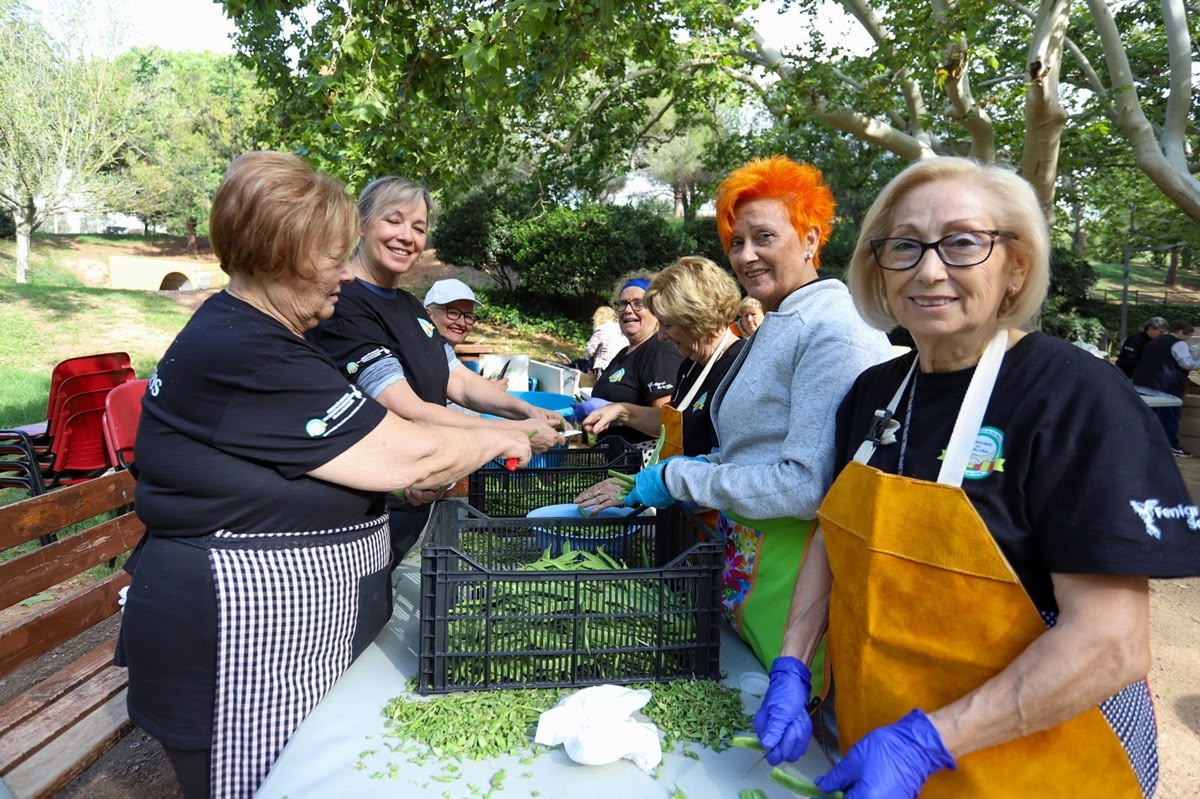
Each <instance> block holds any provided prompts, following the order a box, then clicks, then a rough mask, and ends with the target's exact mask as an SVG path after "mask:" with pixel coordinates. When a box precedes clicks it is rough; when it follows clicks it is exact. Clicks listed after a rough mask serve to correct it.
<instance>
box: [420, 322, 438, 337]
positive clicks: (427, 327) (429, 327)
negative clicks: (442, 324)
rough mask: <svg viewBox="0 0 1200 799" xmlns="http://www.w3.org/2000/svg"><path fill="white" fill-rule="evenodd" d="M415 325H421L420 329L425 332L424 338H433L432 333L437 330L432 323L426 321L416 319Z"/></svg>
mask: <svg viewBox="0 0 1200 799" xmlns="http://www.w3.org/2000/svg"><path fill="white" fill-rule="evenodd" d="M417 323H418V324H420V325H421V329H422V330H424V331H425V335H426V336H428V337H429V338H433V333H434V331H436V330H437V328H436V327H434V326H433V322H430V321H429V320H428V319H418V320H417Z"/></svg>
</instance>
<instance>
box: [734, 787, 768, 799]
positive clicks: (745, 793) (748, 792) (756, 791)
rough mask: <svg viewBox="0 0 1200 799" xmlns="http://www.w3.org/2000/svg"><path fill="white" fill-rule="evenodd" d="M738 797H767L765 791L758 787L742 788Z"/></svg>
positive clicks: (745, 798) (754, 798)
mask: <svg viewBox="0 0 1200 799" xmlns="http://www.w3.org/2000/svg"><path fill="white" fill-rule="evenodd" d="M738 799H767V793H766V791H763V790H762V789H760V788H743V789H742V790H741V793H739V794H738Z"/></svg>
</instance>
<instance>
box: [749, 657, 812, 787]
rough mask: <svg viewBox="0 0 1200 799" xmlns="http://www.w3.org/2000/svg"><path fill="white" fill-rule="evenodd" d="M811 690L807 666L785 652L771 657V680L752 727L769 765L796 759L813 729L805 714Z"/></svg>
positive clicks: (801, 753) (808, 717) (805, 746)
mask: <svg viewBox="0 0 1200 799" xmlns="http://www.w3.org/2000/svg"><path fill="white" fill-rule="evenodd" d="M811 693H812V672H810V671H809V670H808V666H805V665H804V663H803V662H801V661H799V660H797V659H796V658H794V657H790V656H788V655H784V656H782V657H777V658H775V662H774V663H772V664H771V684H770V686H768V688H767V694H766V696H764V697H763V701H762V706H761V707H760V708H759V709H758V712H757V713H755V714H754V731H755V732H756V733H758V741H759V743H761V744H762V746H763V749H765V750H766V751H767V762H768V763H770V764H771V765H772V766H778V765H779V764H780V763H782V762H783V761H785V760H787V761H795V760H799V759H800V756H801V755H803V754H804V752H805V751H806V750H807V749H808V742H809V741H810V740H811V739H812V731H813V726H812V718H811V717H810V716H809V715H808V697H809V694H811Z"/></svg>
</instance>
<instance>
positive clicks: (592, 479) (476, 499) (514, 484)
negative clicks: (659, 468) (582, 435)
mask: <svg viewBox="0 0 1200 799" xmlns="http://www.w3.org/2000/svg"><path fill="white" fill-rule="evenodd" d="M640 468H642V449H641V448H640V447H638V446H635V445H633V444H630V443H629V442H628V441H626V440H625V439H623V438H621V437H619V436H606V437H604V438H602V439H600V440H599V441H597V442H596V446H594V447H575V448H567V447H562V448H559V449H552V450H550V451H548V452H545V453H543V454H540V455H534V456H533V458H532V459H530V461H529V466H527V467H525V468H521V469H517V470H516V471H512V472H510V471H508V470H507V469H505V468H504V466H503V465H501V464H488V465H487V466H484V467H483V468H482V469H479V470H477V471H476V472H474V473H472V474H471V476H470V477H468V478H467V502H469V503H470V504H471V507H473V508H475V509H476V510H480V511H482V512H483V513H485V514H487V515H488V516H491V517H493V518H497V517H508V516H524V515H525V514H527V513H529V511H531V510H533V509H534V508H541V507H545V506H546V505H561V504H563V503H567V502H571V501H573V500H574V499H575V497H577V496H579V493H580V492H581V491H583V490H584V489H585V488H588V487H589V486H592V485H595V484H596V483H598V482H600V481H601V480H603V479H605V478H606V477H608V471H609V469H612V470H614V471H618V472H624V473H625V474H634V473H635V472H637V471H638V470H639V469H640Z"/></svg>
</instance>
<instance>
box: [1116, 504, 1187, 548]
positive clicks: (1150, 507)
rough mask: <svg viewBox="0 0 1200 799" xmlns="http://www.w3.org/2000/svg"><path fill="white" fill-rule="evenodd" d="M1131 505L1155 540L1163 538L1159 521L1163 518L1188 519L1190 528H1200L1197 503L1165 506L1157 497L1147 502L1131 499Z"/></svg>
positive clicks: (1149, 534)
mask: <svg viewBox="0 0 1200 799" xmlns="http://www.w3.org/2000/svg"><path fill="white" fill-rule="evenodd" d="M1129 506H1130V507H1131V508H1133V512H1134V513H1136V514H1137V516H1138V518H1139V519H1141V520H1142V524H1144V525H1146V535H1148V536H1150V537H1151V538H1153V539H1155V540H1158V541H1161V540H1162V530H1161V529H1159V526H1158V522H1160V521H1162V520H1163V519H1183V520H1185V521H1187V526H1188V529H1189V530H1200V508H1197V507H1196V506H1195V505H1176V506H1174V507H1171V508H1164V507H1162V506H1161V505H1160V504H1159V502H1158V500H1157V499H1148V500H1146V501H1145V502H1138V501H1137V500H1136V499H1131V500H1129Z"/></svg>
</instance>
